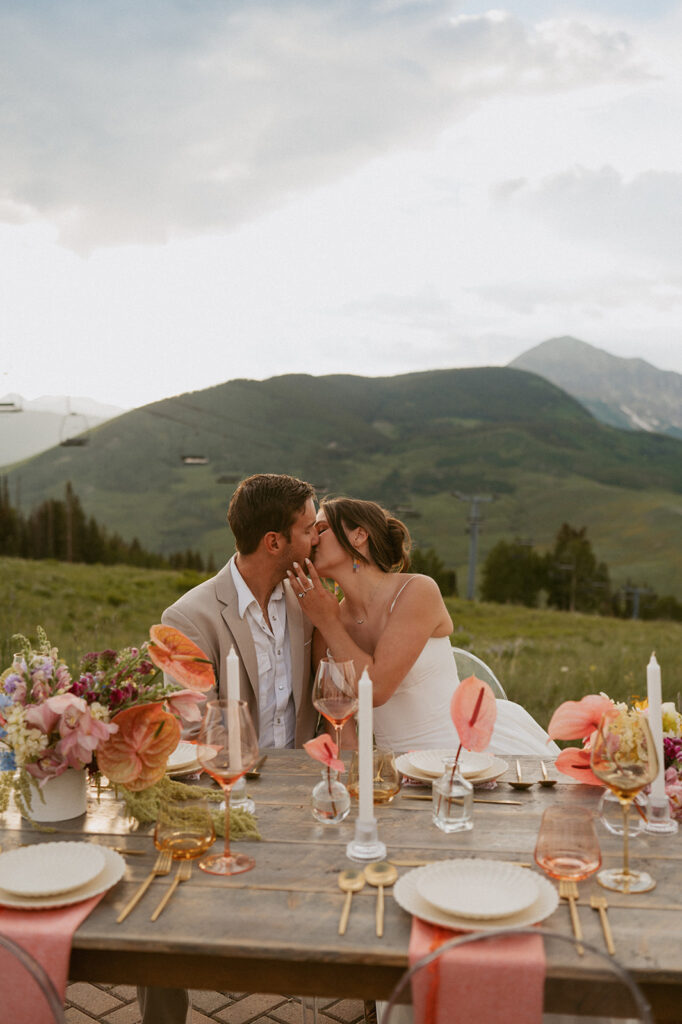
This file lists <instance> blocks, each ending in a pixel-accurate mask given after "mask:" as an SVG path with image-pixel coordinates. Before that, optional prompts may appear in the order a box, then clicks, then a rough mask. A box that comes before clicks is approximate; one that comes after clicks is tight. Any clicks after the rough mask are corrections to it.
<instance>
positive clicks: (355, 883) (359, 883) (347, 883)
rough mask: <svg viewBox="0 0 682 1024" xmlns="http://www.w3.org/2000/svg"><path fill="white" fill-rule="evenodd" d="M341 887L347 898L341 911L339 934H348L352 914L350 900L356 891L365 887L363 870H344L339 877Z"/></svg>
mask: <svg viewBox="0 0 682 1024" xmlns="http://www.w3.org/2000/svg"><path fill="white" fill-rule="evenodd" d="M338 883H339V889H342V890H343V892H345V893H346V900H345V903H344V904H343V910H342V911H341V919H340V921H339V935H345V934H346V926H347V924H348V918H349V916H350V901H351V900H352V899H353V893H354V892H360V890H361V889H364V887H365V876H364V875H363V873H362V871H353V870H348V871H342V872H341V874H340V875H339V877H338Z"/></svg>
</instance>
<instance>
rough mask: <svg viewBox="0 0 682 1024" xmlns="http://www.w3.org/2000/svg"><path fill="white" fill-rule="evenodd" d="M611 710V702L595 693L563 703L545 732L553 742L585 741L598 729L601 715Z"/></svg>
mask: <svg viewBox="0 0 682 1024" xmlns="http://www.w3.org/2000/svg"><path fill="white" fill-rule="evenodd" d="M612 710H613V701H611V700H609V698H608V697H603V696H602V695H601V694H596V693H591V694H589V695H588V696H587V697H583V699H582V700H567V701H564V703H563V704H560V705H559V707H558V708H557V709H556V711H555V712H554V714H553V715H552V717H551V719H550V723H549V725H548V726H547V732H548V734H549V737H550V739H553V740H580V739H582V740H586V739H588V737H590V736H591V735H592V733H593V732H594V731H595V729H597V728H598V726H599V723H600V721H601V718H602V715H605V714H606V713H607V711H612Z"/></svg>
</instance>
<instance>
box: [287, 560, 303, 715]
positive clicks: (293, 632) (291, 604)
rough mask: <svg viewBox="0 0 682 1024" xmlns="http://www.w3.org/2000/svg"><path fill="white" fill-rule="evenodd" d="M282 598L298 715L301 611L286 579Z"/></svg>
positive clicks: (301, 652)
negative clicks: (285, 614) (284, 606)
mask: <svg viewBox="0 0 682 1024" xmlns="http://www.w3.org/2000/svg"><path fill="white" fill-rule="evenodd" d="M284 599H285V601H286V606H287V624H288V626H289V650H290V651H291V688H292V692H293V695H294V705H295V707H296V714H297V715H298V713H299V711H300V708H301V701H302V699H303V640H304V636H303V633H304V629H303V612H302V611H301V606H300V604H299V603H298V600H297V599H296V595H295V594H294V592H293V590H292V589H291V586H290V584H289V582H288V580H287V581H286V582H285V584H284Z"/></svg>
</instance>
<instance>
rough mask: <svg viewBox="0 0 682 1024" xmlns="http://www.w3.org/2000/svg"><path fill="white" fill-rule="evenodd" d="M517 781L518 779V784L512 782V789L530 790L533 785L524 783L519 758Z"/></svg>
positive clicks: (517, 762)
mask: <svg viewBox="0 0 682 1024" xmlns="http://www.w3.org/2000/svg"><path fill="white" fill-rule="evenodd" d="M516 779H517V781H516V782H510V783H509V785H510V786H511V787H512V789H530V787H531V786H532V785H533V783H532V782H525V781H524V779H523V775H522V774H521V763H520V761H519V760H518V758H517V761H516Z"/></svg>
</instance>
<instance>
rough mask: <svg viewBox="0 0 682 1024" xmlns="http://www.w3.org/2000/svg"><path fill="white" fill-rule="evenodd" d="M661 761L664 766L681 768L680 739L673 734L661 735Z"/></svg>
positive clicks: (681, 741) (681, 749) (681, 744)
mask: <svg viewBox="0 0 682 1024" xmlns="http://www.w3.org/2000/svg"><path fill="white" fill-rule="evenodd" d="M663 761H664V763H665V767H666V768H671V767H673V768H674V767H676V766H678V765H679V767H680V768H682V739H677V738H676V737H673V736H664V737H663Z"/></svg>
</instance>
